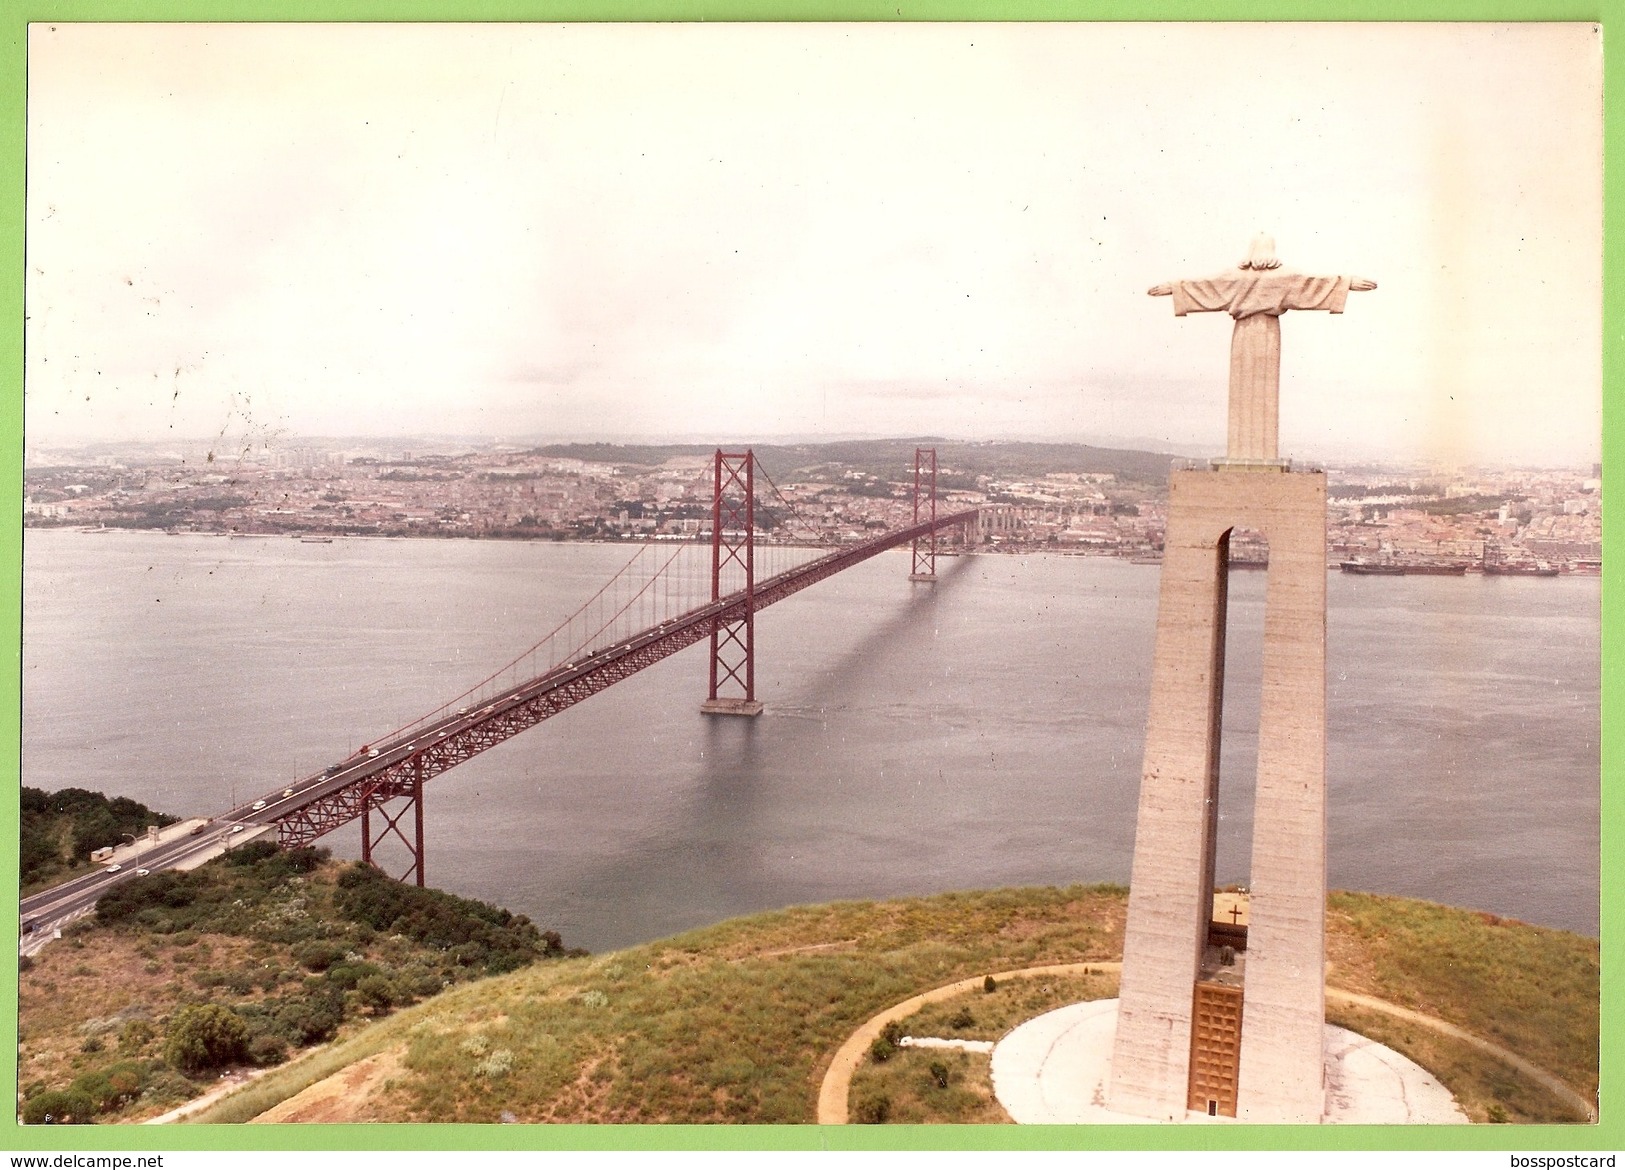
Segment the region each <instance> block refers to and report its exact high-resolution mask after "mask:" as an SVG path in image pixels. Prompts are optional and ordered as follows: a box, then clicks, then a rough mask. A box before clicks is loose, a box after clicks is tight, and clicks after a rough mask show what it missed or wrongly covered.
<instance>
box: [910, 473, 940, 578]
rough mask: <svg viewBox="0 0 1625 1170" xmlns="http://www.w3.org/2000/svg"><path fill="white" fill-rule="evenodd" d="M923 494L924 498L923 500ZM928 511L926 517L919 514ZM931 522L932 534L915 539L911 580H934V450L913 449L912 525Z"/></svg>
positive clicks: (935, 563)
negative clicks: (924, 510)
mask: <svg viewBox="0 0 1625 1170" xmlns="http://www.w3.org/2000/svg"><path fill="white" fill-rule="evenodd" d="M922 495H923V496H924V497H925V498H924V499H922V498H921V497H922ZM923 509H929V513H930V514H929V515H926V516H922V515H920V512H921V511H922V510H923ZM927 520H929V521H930V522H931V531H930V532H929V533H927V534H926V535H925V536H916V537H915V538H914V568H913V570H912V571H911V572H910V573H909V575H908V579H909V580H910V581H935V580H936V579H937V529H936V523H937V449H936V448H935V447H916V448H914V523H915V524H921V523H923V522H924V521H927Z"/></svg>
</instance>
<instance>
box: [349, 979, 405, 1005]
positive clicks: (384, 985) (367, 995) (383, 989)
mask: <svg viewBox="0 0 1625 1170" xmlns="http://www.w3.org/2000/svg"><path fill="white" fill-rule="evenodd" d="M355 989H356V994H358V995H360V996H361V1002H362V1003H364V1004H366V1005H367V1006H368V1007H369V1008H371V1009H372V1010H373V1011H374V1012H375V1013H376V1014H378V1015H383V1014H384V1013H385V1012H387V1011H388V1010H389V1009H390V1008H392V1007H394V1006H395V1001H396V999H397V998H398V996H399V993H398V992H397V991H396V989H395V985H394V984H393V983H391V982H390V981H389V980H388V979H386V978H385V977H384V976H383V975H367V976H364V977H363V978H362V979H360V980H358V981H357V982H356V985H355Z"/></svg>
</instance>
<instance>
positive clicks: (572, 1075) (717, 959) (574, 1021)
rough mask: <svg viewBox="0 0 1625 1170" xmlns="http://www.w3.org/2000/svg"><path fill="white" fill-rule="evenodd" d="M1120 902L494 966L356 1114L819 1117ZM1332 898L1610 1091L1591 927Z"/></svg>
mask: <svg viewBox="0 0 1625 1170" xmlns="http://www.w3.org/2000/svg"><path fill="white" fill-rule="evenodd" d="M1124 905H1125V894H1124V892H1123V891H1122V890H1121V889H1118V888H1116V887H1079V886H1074V887H1070V888H1067V889H1061V890H1057V889H1029V890H997V891H990V892H982V893H965V894H947V895H940V896H937V897H932V898H920V899H909V900H904V901H896V902H882V903H872V902H863V903H842V904H835V905H829V906H816V907H804V908H794V909H790V910H784V911H776V912H773V913H770V914H763V915H758V916H755V917H751V918H745V919H738V920H735V921H732V922H727V923H722V924H720V925H718V926H714V927H709V928H706V929H703V930H698V931H693V932H690V933H688V934H684V935H680V936H678V937H676V938H673V939H668V940H664V941H661V942H656V943H650V944H647V945H644V946H640V947H634V948H631V949H629V950H625V951H620V952H617V953H615V954H612V955H606V956H601V957H597V958H592V959H579V960H572V961H565V962H560V963H553V964H548V965H544V966H541V967H536V968H530V969H526V970H524V971H519V972H515V973H514V974H512V975H507V976H502V977H499V978H496V979H488V980H483V981H481V982H479V983H475V984H472V985H469V986H466V987H461V988H457V989H454V990H451V991H448V992H447V993H445V994H443V995H440V996H437V997H436V998H434V999H433V1000H430V1001H428V1002H425V1003H423V1004H420V1005H418V1006H417V1007H415V1008H412V1009H410V1010H408V1011H405V1012H402V1013H400V1014H399V1015H398V1016H396V1017H393V1018H391V1019H390V1020H388V1021H385V1022H383V1023H381V1024H379V1025H377V1026H375V1027H374V1028H371V1029H369V1030H368V1031H367V1032H365V1033H363V1034H362V1035H361V1036H359V1037H357V1038H356V1040H355V1041H354V1042H353V1043H355V1045H356V1049H355V1050H354V1054H353V1055H352V1056H350V1057H349V1059H358V1058H359V1057H360V1056H361V1055H363V1054H364V1053H370V1052H380V1051H391V1050H394V1051H399V1052H401V1053H402V1054H403V1057H404V1067H405V1069H406V1070H407V1071H406V1072H405V1073H404V1074H402V1075H399V1076H395V1077H393V1078H392V1079H391V1080H390V1081H389V1082H388V1083H387V1084H386V1085H385V1086H384V1087H383V1089H382V1091H379V1092H376V1093H373V1094H371V1095H370V1096H369V1097H368V1098H367V1099H366V1100H365V1101H362V1102H357V1103H356V1104H355V1108H354V1113H353V1119H354V1120H380V1121H496V1120H497V1119H498V1118H499V1117H500V1116H501V1115H502V1114H503V1113H504V1112H506V1113H509V1114H511V1115H513V1116H514V1117H515V1118H516V1119H517V1120H519V1121H582V1122H586V1121H617V1122H737V1121H750V1122H806V1121H810V1120H812V1118H813V1115H814V1107H815V1102H816V1099H817V1092H818V1083H819V1080H820V1079H821V1077H822V1074H823V1072H824V1069H825V1067H826V1064H827V1061H828V1059H829V1057H830V1055H831V1054H832V1053H833V1052H834V1050H835V1048H836V1047H837V1046H838V1045H839V1044H840V1043H841V1041H842V1040H844V1039H845V1038H846V1036H847V1035H849V1034H850V1033H851V1031H852V1030H853V1029H854V1028H855V1027H856V1026H857V1025H858V1024H859V1023H861V1022H862V1021H864V1020H865V1019H867V1018H868V1017H870V1016H871V1015H873V1014H874V1013H876V1012H877V1011H879V1010H881V1009H882V1008H885V1007H887V1006H889V1005H891V1004H895V1003H898V1002H900V1001H901V1000H903V999H906V998H908V997H909V996H911V995H914V994H916V993H918V992H920V991H923V990H926V989H928V988H932V987H937V986H940V985H942V984H945V983H949V982H952V981H954V980H956V979H962V978H966V977H969V976H975V975H981V974H984V973H987V972H990V971H999V970H1010V969H1014V968H1019V967H1024V966H1030V965H1037V964H1041V963H1056V962H1081V961H1087V960H1111V959H1116V958H1118V957H1119V956H1120V954H1121V949H1122V924H1123V912H1124ZM1330 909H1331V913H1330V915H1329V930H1330V938H1329V943H1328V946H1329V950H1330V953H1331V958H1332V960H1333V963H1334V967H1333V972H1332V982H1333V983H1334V984H1335V985H1337V986H1342V987H1346V988H1348V989H1350V990H1355V991H1362V992H1366V993H1369V994H1374V995H1378V996H1380V997H1382V998H1384V999H1387V1000H1389V1001H1391V1002H1393V1003H1396V1004H1399V1005H1400V1006H1404V1007H1409V1008H1413V1009H1415V1010H1418V1011H1423V1012H1427V1013H1429V1014H1431V1015H1435V1016H1438V1017H1441V1018H1443V1019H1446V1020H1449V1021H1451V1022H1453V1023H1456V1024H1458V1025H1460V1026H1462V1027H1465V1028H1468V1029H1470V1030H1472V1031H1474V1032H1476V1033H1479V1034H1481V1035H1484V1036H1486V1037H1488V1038H1491V1039H1495V1040H1497V1041H1499V1042H1500V1043H1502V1044H1504V1045H1505V1046H1507V1047H1509V1048H1512V1049H1514V1050H1515V1051H1518V1052H1520V1053H1522V1054H1523V1055H1524V1056H1526V1057H1527V1058H1528V1059H1530V1060H1533V1061H1535V1062H1536V1063H1538V1064H1540V1065H1542V1066H1543V1067H1545V1068H1546V1069H1548V1070H1549V1071H1551V1072H1553V1073H1556V1074H1557V1075H1559V1076H1561V1077H1563V1078H1564V1079H1565V1080H1566V1081H1567V1082H1568V1083H1569V1084H1571V1085H1572V1086H1574V1088H1576V1089H1577V1090H1578V1091H1580V1092H1582V1093H1594V1092H1595V1087H1596V1078H1597V1073H1596V1063H1597V1061H1596V1052H1597V1005H1598V995H1597V962H1598V957H1597V944H1596V942H1595V941H1594V940H1590V939H1584V938H1579V937H1577V936H1574V935H1568V934H1564V933H1562V932H1560V931H1550V930H1542V929H1539V928H1535V927H1529V926H1525V925H1522V924H1518V923H1511V922H1502V921H1500V920H1496V919H1492V918H1490V917H1489V916H1485V915H1479V914H1475V913H1472V912H1469V911H1460V910H1452V909H1448V908H1445V907H1439V906H1432V905H1429V904H1426V903H1419V902H1413V901H1409V900H1406V899H1399V898H1382V897H1374V896H1369V895H1357V894H1339V895H1335V896H1334V897H1333V899H1332V903H1331V907H1330ZM986 1023H988V1024H993V1023H995V1021H994V1020H993V1018H992V1017H991V1016H990V1017H989V1020H988V1021H986ZM335 1055H340V1056H342V1055H343V1054H329V1055H328V1057H327V1058H326V1059H327V1063H328V1064H329V1065H330V1066H332V1067H337V1066H338V1065H340V1064H341V1063H342V1060H335V1059H334V1056H335ZM309 1079H310V1078H309V1075H308V1074H303V1075H302V1074H301V1069H300V1067H299V1065H294V1066H290V1067H289V1068H287V1069H284V1070H278V1071H277V1072H274V1073H271V1074H269V1075H268V1076H267V1077H266V1078H265V1079H264V1080H263V1081H261V1082H260V1083H259V1084H257V1085H255V1086H253V1087H252V1088H250V1089H249V1090H247V1091H245V1092H244V1093H241V1094H238V1095H237V1096H235V1097H233V1098H230V1099H228V1100H227V1101H225V1102H222V1103H221V1104H220V1105H218V1106H216V1107H215V1108H214V1109H213V1110H212V1111H210V1112H209V1113H207V1114H205V1115H204V1116H203V1117H202V1118H200V1120H205V1121H241V1120H247V1119H248V1118H249V1117H252V1116H254V1115H256V1114H258V1113H260V1112H262V1111H263V1110H264V1109H266V1108H269V1107H270V1106H271V1105H272V1104H274V1103H276V1102H277V1101H280V1100H282V1099H284V1098H286V1097H287V1096H289V1095H291V1094H292V1093H293V1092H295V1091H297V1089H298V1088H299V1087H302V1084H308V1083H309ZM956 1079H958V1078H956ZM968 1115H971V1116H975V1117H977V1118H978V1119H981V1118H983V1117H984V1116H985V1115H983V1114H978V1113H977V1112H976V1109H975V1108H974V1107H969V1114H968Z"/></svg>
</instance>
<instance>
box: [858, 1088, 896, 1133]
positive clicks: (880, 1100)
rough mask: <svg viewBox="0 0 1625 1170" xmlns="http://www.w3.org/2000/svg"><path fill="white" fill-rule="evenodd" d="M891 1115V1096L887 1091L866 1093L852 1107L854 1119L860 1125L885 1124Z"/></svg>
mask: <svg viewBox="0 0 1625 1170" xmlns="http://www.w3.org/2000/svg"><path fill="white" fill-rule="evenodd" d="M890 1116H891V1098H890V1097H888V1096H887V1095H886V1094H885V1093H865V1094H864V1095H863V1096H861V1097H859V1098H858V1100H857V1103H856V1104H855V1105H854V1106H853V1109H852V1120H854V1121H856V1122H858V1123H859V1124H860V1125H884V1124H885V1123H886V1118H888V1117H890Z"/></svg>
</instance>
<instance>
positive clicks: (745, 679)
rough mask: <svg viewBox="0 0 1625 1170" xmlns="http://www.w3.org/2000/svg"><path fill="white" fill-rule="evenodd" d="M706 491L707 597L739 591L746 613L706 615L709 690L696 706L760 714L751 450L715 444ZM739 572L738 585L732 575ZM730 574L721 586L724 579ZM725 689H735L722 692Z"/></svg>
mask: <svg viewBox="0 0 1625 1170" xmlns="http://www.w3.org/2000/svg"><path fill="white" fill-rule="evenodd" d="M714 484H715V487H714V488H713V490H712V493H711V600H712V601H713V602H717V601H720V600H721V599H722V598H723V597H724V596H727V595H728V594H732V593H737V592H740V591H741V590H742V591H743V592H744V594H745V612H744V614H743V616H741V617H738V618H727V617H724V616H723V615H721V614H718V615H717V616H716V617H714V618H712V619H711V693H710V695H709V696H708V697H707V698H706V700H705V702H703V703H701V704H700V710H701V711H702V712H704V713H705V714H707V715H744V716H749V717H754V716H756V715H760V714H761V713H762V705H761V704H760V703H758V702H757V701H756V454H755V452H754V451H751V450H750V449H748V448H747V449H746V450H745V451H744V452H743V453H741V454H736V455H729V454H726V453H725V452H724V451H723V450H722V448H721V447H718V448H717V455H716V479H715V480H714ZM741 573H743V574H744V582H743V585H739V584H736V583H735V581H734V580H733V579H732V578H735V577H737V576H738V575H739V574H741ZM725 576H727V577H729V578H730V580H729V587H728V588H724V587H723V578H724V577H725ZM724 691H736V692H738V693H735V694H725V693H723V692H724Z"/></svg>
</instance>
